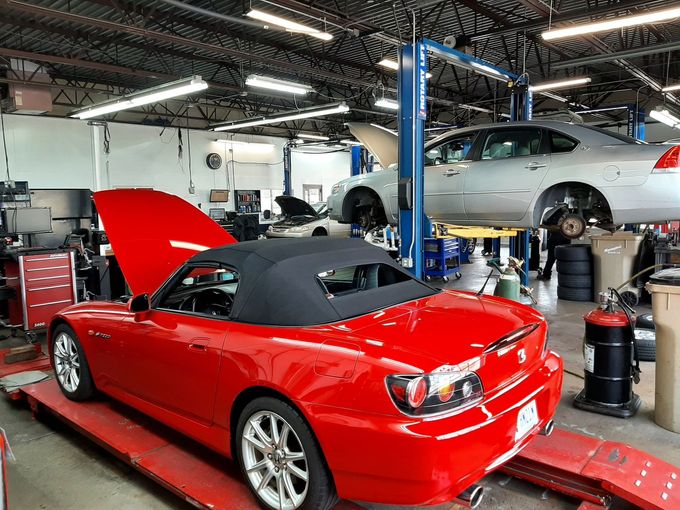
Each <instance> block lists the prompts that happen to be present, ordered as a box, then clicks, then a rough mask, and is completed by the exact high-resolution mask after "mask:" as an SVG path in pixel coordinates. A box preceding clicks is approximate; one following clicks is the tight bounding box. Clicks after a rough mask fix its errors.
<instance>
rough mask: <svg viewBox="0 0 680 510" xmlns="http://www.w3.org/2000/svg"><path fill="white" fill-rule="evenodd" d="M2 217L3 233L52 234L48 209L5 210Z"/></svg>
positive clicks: (23, 208)
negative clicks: (3, 221)
mask: <svg viewBox="0 0 680 510" xmlns="http://www.w3.org/2000/svg"><path fill="white" fill-rule="evenodd" d="M3 216H4V218H3V219H4V220H5V225H4V227H5V231H6V232H7V233H8V234H38V233H44V232H52V212H51V210H50V208H49V207H18V208H16V209H5V214H4V215H3Z"/></svg>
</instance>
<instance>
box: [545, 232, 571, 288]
mask: <svg viewBox="0 0 680 510" xmlns="http://www.w3.org/2000/svg"><path fill="white" fill-rule="evenodd" d="M563 244H571V239H569V238H567V237H564V236H563V235H562V233H561V232H560V231H559V230H555V231H549V232H548V242H547V249H548V258H547V259H546V260H545V266H544V267H543V272H542V273H541V275H540V276H539V277H538V279H539V280H545V281H547V280H550V277H551V276H552V268H553V265H554V264H555V247H557V246H561V245H563Z"/></svg>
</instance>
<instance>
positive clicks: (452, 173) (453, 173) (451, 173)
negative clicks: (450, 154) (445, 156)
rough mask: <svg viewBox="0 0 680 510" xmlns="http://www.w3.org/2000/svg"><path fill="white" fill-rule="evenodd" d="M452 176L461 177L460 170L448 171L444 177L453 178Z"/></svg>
mask: <svg viewBox="0 0 680 510" xmlns="http://www.w3.org/2000/svg"><path fill="white" fill-rule="evenodd" d="M452 175H460V170H446V171H445V172H444V177H451V176H452Z"/></svg>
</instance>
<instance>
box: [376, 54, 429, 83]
mask: <svg viewBox="0 0 680 510" xmlns="http://www.w3.org/2000/svg"><path fill="white" fill-rule="evenodd" d="M378 65H379V66H383V67H386V68H387V69H392V70H393V71H398V70H399V64H398V63H397V62H396V61H395V60H392V59H389V58H384V59H382V60H381V61H380V62H378ZM425 78H427V79H428V80H429V79H430V78H432V73H425Z"/></svg>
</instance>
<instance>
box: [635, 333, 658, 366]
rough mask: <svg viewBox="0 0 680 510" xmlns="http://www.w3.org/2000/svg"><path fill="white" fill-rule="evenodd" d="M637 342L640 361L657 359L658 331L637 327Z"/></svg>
mask: <svg viewBox="0 0 680 510" xmlns="http://www.w3.org/2000/svg"><path fill="white" fill-rule="evenodd" d="M635 342H636V343H637V349H638V358H640V361H656V331H654V330H653V329H646V328H637V327H636V328H635Z"/></svg>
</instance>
